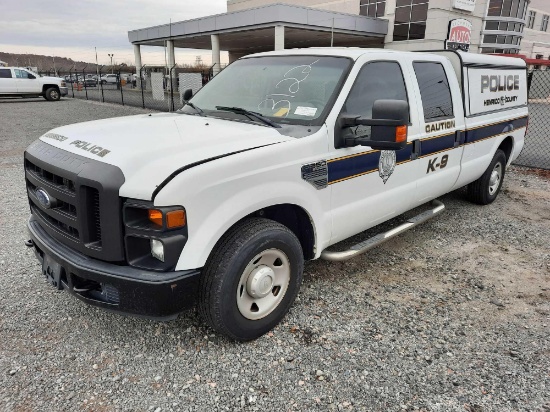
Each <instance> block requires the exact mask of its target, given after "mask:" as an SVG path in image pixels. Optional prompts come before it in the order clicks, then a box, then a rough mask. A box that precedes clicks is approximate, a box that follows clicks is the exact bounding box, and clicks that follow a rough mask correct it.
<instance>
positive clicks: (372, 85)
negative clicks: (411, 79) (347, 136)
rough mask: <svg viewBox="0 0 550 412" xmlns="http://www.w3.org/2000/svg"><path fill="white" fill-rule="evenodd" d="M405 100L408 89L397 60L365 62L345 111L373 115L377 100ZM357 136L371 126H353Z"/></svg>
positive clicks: (366, 132)
mask: <svg viewBox="0 0 550 412" xmlns="http://www.w3.org/2000/svg"><path fill="white" fill-rule="evenodd" d="M379 99H393V100H405V101H408V98H407V89H406V88H405V80H404V79H403V72H402V71H401V66H399V63H397V62H372V63H367V64H365V65H364V66H363V67H362V68H361V71H360V72H359V75H358V76H357V79H355V83H354V84H353V87H352V88H351V91H350V93H349V95H348V98H347V100H346V103H345V104H344V108H343V111H344V112H346V113H348V114H354V115H359V116H364V117H368V118H370V117H372V106H373V104H374V102H375V101H376V100H379ZM352 129H353V130H352V132H353V133H354V134H355V135H357V136H364V135H368V134H369V133H370V126H358V127H357V128H352Z"/></svg>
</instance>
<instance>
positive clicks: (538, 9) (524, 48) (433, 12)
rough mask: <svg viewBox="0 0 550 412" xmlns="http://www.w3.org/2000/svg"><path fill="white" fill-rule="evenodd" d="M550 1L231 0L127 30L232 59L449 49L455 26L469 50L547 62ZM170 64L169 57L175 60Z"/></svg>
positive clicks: (136, 38) (147, 39) (135, 38)
mask: <svg viewBox="0 0 550 412" xmlns="http://www.w3.org/2000/svg"><path fill="white" fill-rule="evenodd" d="M549 16H550V0H228V1H227V13H224V14H220V15H215V16H207V17H203V18H200V19H193V20H188V21H182V22H177V23H172V25H171V26H169V25H164V26H156V27H149V28H144V29H138V30H133V31H130V32H129V33H128V37H129V40H130V42H131V43H133V44H134V50H135V53H136V66H138V67H141V54H140V45H141V44H146V45H156V46H164V45H166V46H167V47H168V55H169V57H170V58H172V59H173V56H174V53H173V51H174V47H183V48H195V49H211V50H212V51H213V55H212V61H213V63H214V64H215V65H218V66H219V62H220V57H219V56H220V50H226V51H228V52H229V60H230V61H232V60H234V59H235V58H238V57H240V56H242V55H245V54H250V53H255V52H259V51H266V50H273V49H280V48H295V47H314V46H330V45H334V46H360V47H389V48H392V49H399V50H433V49H443V48H445V44H446V43H445V41H446V40H447V37H448V34H449V27H450V23H451V21H453V20H457V19H465V20H467V23H468V22H469V23H468V24H467V25H471V37H470V41H471V44H470V49H469V50H470V52H473V53H498V54H522V55H524V56H525V57H526V58H527V59H550V33H549V32H548V25H549V24H548V23H549ZM170 62H172V60H170Z"/></svg>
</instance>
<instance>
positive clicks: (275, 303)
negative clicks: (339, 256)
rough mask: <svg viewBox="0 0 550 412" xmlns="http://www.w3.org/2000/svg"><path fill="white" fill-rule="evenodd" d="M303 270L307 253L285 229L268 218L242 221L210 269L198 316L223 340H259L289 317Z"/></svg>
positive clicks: (214, 256)
mask: <svg viewBox="0 0 550 412" xmlns="http://www.w3.org/2000/svg"><path fill="white" fill-rule="evenodd" d="M303 269H304V257H303V252H302V247H301V245H300V242H299V241H298V239H297V238H296V236H295V235H294V233H292V232H291V231H290V230H289V229H288V228H287V227H286V226H283V225H281V224H280V223H277V222H275V221H273V220H269V219H264V218H250V219H246V220H243V221H242V222H240V223H238V224H236V225H235V226H234V227H233V228H231V229H230V230H229V231H228V232H227V233H226V234H225V235H224V236H223V237H222V239H221V240H220V241H219V242H218V244H217V245H216V247H215V248H214V250H213V251H212V254H211V255H210V257H209V259H208V262H207V263H206V266H205V268H204V271H203V273H202V275H201V281H200V285H199V297H198V308H199V313H200V315H201V317H202V318H203V320H204V321H205V322H206V323H207V324H208V325H209V326H210V327H211V328H212V329H214V330H215V331H216V332H218V333H220V334H223V335H226V336H228V337H229V338H231V339H234V340H238V341H248V340H252V339H256V338H258V337H260V336H262V335H263V334H265V333H267V332H269V331H270V330H271V329H273V328H274V327H275V326H276V325H277V324H278V323H279V322H280V321H281V319H283V317H284V316H285V315H286V313H287V312H288V310H289V309H290V306H291V305H292V303H293V302H294V299H295V298H296V295H297V294H298V290H299V289H300V284H301V283H302V273H303ZM254 305H256V306H254Z"/></svg>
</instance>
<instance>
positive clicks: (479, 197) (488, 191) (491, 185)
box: [468, 149, 506, 205]
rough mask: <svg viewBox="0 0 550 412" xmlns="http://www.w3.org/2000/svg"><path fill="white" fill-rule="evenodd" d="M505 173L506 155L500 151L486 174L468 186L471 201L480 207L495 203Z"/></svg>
mask: <svg viewBox="0 0 550 412" xmlns="http://www.w3.org/2000/svg"><path fill="white" fill-rule="evenodd" d="M505 171H506V155H505V154H504V152H503V151H502V150H500V149H499V150H497V151H496V153H495V156H494V157H493V160H492V161H491V164H490V165H489V167H488V168H487V170H486V171H485V173H483V175H482V176H481V177H480V178H479V179H477V180H476V181H475V182H472V183H470V184H469V185H468V198H469V199H470V201H472V202H474V203H477V204H479V205H488V204H489V203H493V202H494V200H495V199H496V198H497V196H498V194H499V192H500V188H501V187H502V182H503V181H504V173H505Z"/></svg>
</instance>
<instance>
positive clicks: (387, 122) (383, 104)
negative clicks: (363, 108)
mask: <svg viewBox="0 0 550 412" xmlns="http://www.w3.org/2000/svg"><path fill="white" fill-rule="evenodd" d="M339 123H340V125H341V126H342V127H353V126H371V135H370V137H369V138H368V139H367V138H355V137H353V138H347V139H345V146H348V147H349V146H357V145H361V146H370V147H371V148H373V149H374V150H401V149H403V148H404V147H405V146H406V145H407V126H408V124H409V104H408V103H407V102H406V101H405V100H386V99H381V100H376V101H375V102H374V104H373V106H372V119H369V118H365V117H360V116H349V115H344V116H342V117H341V118H340V119H339Z"/></svg>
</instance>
